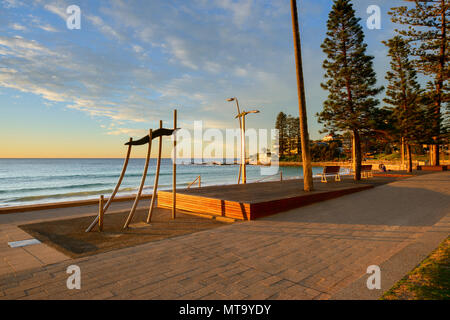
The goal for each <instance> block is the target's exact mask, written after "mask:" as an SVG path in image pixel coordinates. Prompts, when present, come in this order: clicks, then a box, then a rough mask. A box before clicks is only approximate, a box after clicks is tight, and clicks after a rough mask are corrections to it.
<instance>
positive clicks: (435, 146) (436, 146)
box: [431, 0, 447, 166]
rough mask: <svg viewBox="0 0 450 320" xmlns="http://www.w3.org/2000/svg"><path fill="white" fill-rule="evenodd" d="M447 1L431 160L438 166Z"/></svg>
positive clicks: (442, 34) (444, 7) (442, 16)
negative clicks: (435, 134)
mask: <svg viewBox="0 0 450 320" xmlns="http://www.w3.org/2000/svg"><path fill="white" fill-rule="evenodd" d="M445 2H446V1H445V0H441V8H442V12H441V23H442V25H441V39H440V40H441V46H440V55H439V73H438V77H437V85H436V96H437V101H436V111H435V113H436V118H437V119H436V122H437V123H436V133H437V136H436V137H433V139H434V140H435V144H433V146H432V148H433V158H432V160H431V165H432V166H438V165H439V164H440V161H439V160H440V159H439V135H440V121H439V120H440V115H441V105H442V95H443V92H442V90H443V87H444V73H445V62H446V58H447V57H446V49H447V48H446V44H447V19H446V16H445V14H446V7H447V5H446V3H445Z"/></svg>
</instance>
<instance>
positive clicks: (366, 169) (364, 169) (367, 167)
mask: <svg viewBox="0 0 450 320" xmlns="http://www.w3.org/2000/svg"><path fill="white" fill-rule="evenodd" d="M371 170H372V165H371V164H368V165H363V166H361V171H371Z"/></svg>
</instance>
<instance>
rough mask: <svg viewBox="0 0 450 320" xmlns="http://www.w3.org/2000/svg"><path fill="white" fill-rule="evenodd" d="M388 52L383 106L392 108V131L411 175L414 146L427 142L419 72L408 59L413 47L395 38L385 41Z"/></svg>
mask: <svg viewBox="0 0 450 320" xmlns="http://www.w3.org/2000/svg"><path fill="white" fill-rule="evenodd" d="M383 43H384V44H385V45H386V46H387V47H388V48H389V53H388V56H389V57H390V58H391V71H388V72H387V74H386V80H388V81H389V85H388V87H387V90H386V98H385V99H383V101H384V102H386V103H387V104H389V105H391V107H390V108H389V109H390V110H391V111H392V119H393V121H392V122H393V128H394V131H395V133H397V136H398V137H399V140H400V142H401V146H402V148H401V152H402V161H403V160H404V154H405V151H406V154H407V159H408V166H407V168H408V172H411V171H412V156H411V144H412V143H416V142H418V141H420V140H423V139H426V137H425V136H424V133H425V131H426V130H425V129H426V128H424V127H423V125H424V121H423V118H424V113H423V112H422V109H421V104H422V103H423V101H424V100H423V98H422V90H421V88H420V84H419V83H418V82H417V72H416V70H415V68H414V65H413V63H412V62H411V61H410V59H409V57H410V54H411V47H410V45H409V44H408V42H407V41H405V39H403V38H402V37H400V36H396V37H394V38H392V39H390V40H389V41H387V42H386V41H383Z"/></svg>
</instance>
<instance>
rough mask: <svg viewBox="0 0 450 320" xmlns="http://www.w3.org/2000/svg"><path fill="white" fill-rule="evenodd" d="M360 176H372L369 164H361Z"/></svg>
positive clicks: (365, 177)
mask: <svg viewBox="0 0 450 320" xmlns="http://www.w3.org/2000/svg"><path fill="white" fill-rule="evenodd" d="M361 178H363V179H369V178H373V173H372V165H371V164H368V165H362V166H361Z"/></svg>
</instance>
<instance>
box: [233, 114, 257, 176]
mask: <svg viewBox="0 0 450 320" xmlns="http://www.w3.org/2000/svg"><path fill="white" fill-rule="evenodd" d="M251 113H259V110H252V111H242V112H241V113H239V114H238V115H237V116H236V119H237V118H239V119H240V122H239V123H240V124H241V148H242V152H241V166H242V183H243V184H246V183H247V171H246V165H247V160H246V155H245V154H246V152H245V117H246V116H247V115H248V114H251Z"/></svg>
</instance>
